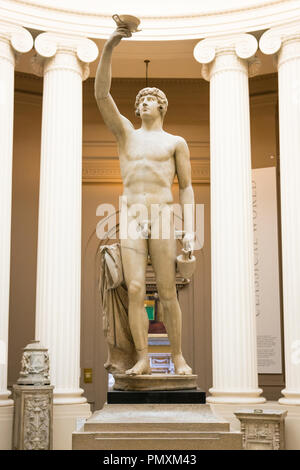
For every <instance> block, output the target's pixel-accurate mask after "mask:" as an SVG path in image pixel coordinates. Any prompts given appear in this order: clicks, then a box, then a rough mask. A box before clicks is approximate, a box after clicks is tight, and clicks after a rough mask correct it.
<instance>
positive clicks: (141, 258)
mask: <svg viewBox="0 0 300 470" xmlns="http://www.w3.org/2000/svg"><path fill="white" fill-rule="evenodd" d="M121 256H122V265H123V271H124V277H125V282H126V285H127V289H128V300H129V305H128V317H129V326H130V330H131V334H132V337H133V341H134V345H135V348H136V352H137V357H138V361H137V363H136V364H135V365H134V366H133V367H132V368H131V369H129V370H127V371H126V374H129V375H139V374H150V372H151V370H150V364H149V357H148V329H149V320H148V316H147V312H146V310H145V307H144V301H145V272H146V264H147V258H148V245H147V240H146V239H138V240H132V239H130V238H127V239H123V240H121Z"/></svg>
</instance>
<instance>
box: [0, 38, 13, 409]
mask: <svg viewBox="0 0 300 470" xmlns="http://www.w3.org/2000/svg"><path fill="white" fill-rule="evenodd" d="M14 67H15V55H14V52H13V49H12V47H11V45H10V41H9V39H8V38H7V37H1V36H0V77H1V80H0V109H1V112H0V142H1V152H0V168H1V171H0V209H1V230H0V406H3V405H8V404H11V403H13V401H12V400H9V399H8V397H9V395H10V392H9V391H8V390H7V358H8V357H7V351H8V323H9V281H10V231H11V195H12V148H13V113H14V72H15V70H14Z"/></svg>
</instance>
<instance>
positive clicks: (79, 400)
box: [53, 388, 87, 405]
mask: <svg viewBox="0 0 300 470" xmlns="http://www.w3.org/2000/svg"><path fill="white" fill-rule="evenodd" d="M83 392H84V390H83V389H82V388H77V389H59V388H55V389H54V392H53V404H54V405H78V404H83V403H87V399H86V398H85V397H83V396H82V394H83Z"/></svg>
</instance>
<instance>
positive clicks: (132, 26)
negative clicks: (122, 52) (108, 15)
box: [112, 14, 141, 33]
mask: <svg viewBox="0 0 300 470" xmlns="http://www.w3.org/2000/svg"><path fill="white" fill-rule="evenodd" d="M112 18H113V20H114V21H115V23H116V25H117V26H127V28H128V29H129V30H130V31H131V33H138V32H139V31H141V29H137V28H138V26H139V24H140V20H139V19H138V18H137V17H136V16H132V15H117V14H115V15H113V16H112Z"/></svg>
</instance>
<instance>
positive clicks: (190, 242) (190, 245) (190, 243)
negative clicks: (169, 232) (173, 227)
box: [182, 232, 195, 255]
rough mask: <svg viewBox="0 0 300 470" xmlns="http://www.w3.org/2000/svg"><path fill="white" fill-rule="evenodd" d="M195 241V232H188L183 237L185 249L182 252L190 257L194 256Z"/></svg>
mask: <svg viewBox="0 0 300 470" xmlns="http://www.w3.org/2000/svg"><path fill="white" fill-rule="evenodd" d="M194 240H195V234H194V233H193V232H186V233H185V235H184V237H183V241H182V244H183V247H182V250H183V251H184V252H185V253H188V254H189V255H192V254H193V251H194Z"/></svg>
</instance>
